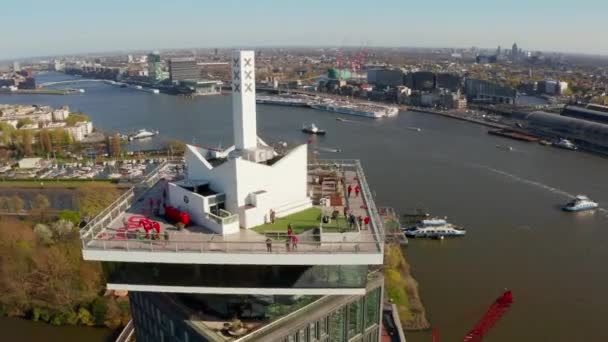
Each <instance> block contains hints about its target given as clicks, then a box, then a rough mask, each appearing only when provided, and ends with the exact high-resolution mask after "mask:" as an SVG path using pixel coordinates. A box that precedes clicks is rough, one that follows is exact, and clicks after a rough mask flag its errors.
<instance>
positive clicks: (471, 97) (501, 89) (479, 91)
mask: <svg viewBox="0 0 608 342" xmlns="http://www.w3.org/2000/svg"><path fill="white" fill-rule="evenodd" d="M464 88H465V94H466V96H467V100H468V101H475V102H486V103H514V102H515V99H516V97H517V91H516V90H515V89H513V88H510V87H506V86H501V85H499V84H496V83H493V82H490V81H485V80H478V79H472V78H467V79H466V80H465V87H464Z"/></svg>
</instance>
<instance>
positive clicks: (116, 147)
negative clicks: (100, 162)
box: [108, 133, 120, 157]
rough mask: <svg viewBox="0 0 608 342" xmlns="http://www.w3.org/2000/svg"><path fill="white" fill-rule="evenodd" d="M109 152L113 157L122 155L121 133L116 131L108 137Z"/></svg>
mask: <svg viewBox="0 0 608 342" xmlns="http://www.w3.org/2000/svg"><path fill="white" fill-rule="evenodd" d="M108 140H109V141H108V145H109V151H108V152H109V153H110V155H111V156H112V157H118V156H120V135H118V133H114V134H113V135H111V136H110V137H108Z"/></svg>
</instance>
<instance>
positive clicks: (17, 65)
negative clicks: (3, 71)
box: [13, 61, 21, 72]
mask: <svg viewBox="0 0 608 342" xmlns="http://www.w3.org/2000/svg"><path fill="white" fill-rule="evenodd" d="M17 71H21V66H20V65H19V62H18V61H14V62H13V72H17Z"/></svg>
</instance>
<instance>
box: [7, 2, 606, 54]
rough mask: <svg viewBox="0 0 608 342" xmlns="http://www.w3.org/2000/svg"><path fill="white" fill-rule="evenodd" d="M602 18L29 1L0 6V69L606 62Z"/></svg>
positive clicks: (386, 6) (357, 7) (516, 8)
mask: <svg viewBox="0 0 608 342" xmlns="http://www.w3.org/2000/svg"><path fill="white" fill-rule="evenodd" d="M558 5H559V6H558ZM606 9H608V4H606V3H602V2H599V1H594V0H582V1H579V2H577V3H575V4H573V3H571V2H566V1H562V0H558V1H552V2H549V1H544V0H543V1H537V2H536V3H534V4H528V3H526V2H525V1H522V0H515V1H510V2H509V3H504V4H500V6H499V5H496V4H488V3H486V2H483V1H479V0H469V1H464V2H459V3H457V4H456V3H451V2H449V1H445V0H442V1H439V2H434V3H432V4H431V3H416V4H407V3H402V2H398V1H394V0H387V1H382V3H381V4H378V3H375V4H370V3H366V2H363V1H358V0H357V1H349V2H346V1H335V2H333V3H331V4H328V3H324V2H322V1H319V0H312V1H308V2H307V3H306V6H302V5H301V4H298V3H295V2H285V3H278V4H275V3H273V2H272V1H268V0H263V1H258V2H256V3H255V4H251V3H246V4H240V3H238V2H237V1H226V2H221V3H219V2H217V3H216V2H210V1H198V2H195V1H179V2H172V3H164V2H161V1H145V2H143V1H132V2H128V3H125V2H118V1H116V0H110V1H106V2H104V4H103V6H99V5H93V4H81V3H77V2H75V1H72V0H62V1H58V2H55V3H52V4H50V3H46V2H42V1H37V0H30V1H22V2H18V3H17V2H12V3H9V4H6V5H4V7H3V11H2V13H3V14H0V18H1V19H2V20H3V23H5V27H14V28H16V29H15V30H12V31H11V34H10V35H5V37H3V38H4V39H3V43H4V44H3V48H2V50H0V59H2V60H6V59H19V58H28V57H35V56H51V55H64V54H79V53H99V52H106V51H121V50H124V51H126V50H129V51H132V50H155V49H161V50H162V49H178V48H207V47H209V48H211V47H219V48H224V47H239V46H259V47H264V46H294V47H297V46H370V47H375V46H386V47H453V48H464V47H471V46H479V47H483V48H492V47H496V46H503V47H507V46H511V44H513V42H517V44H518V46H520V47H522V48H524V49H531V50H540V51H555V52H565V53H584V54H604V55H607V54H608V47H605V46H601V45H599V44H596V43H595V42H599V41H601V38H602V36H601V34H602V27H601V26H602V24H601V23H602V17H601V14H602V13H603V12H604V11H603V10H606ZM497 23H498V24H497ZM454 29H456V31H455V30H454ZM454 32H457V34H454ZM581 37H582V38H584V39H581Z"/></svg>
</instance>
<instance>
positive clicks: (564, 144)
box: [553, 138, 578, 151]
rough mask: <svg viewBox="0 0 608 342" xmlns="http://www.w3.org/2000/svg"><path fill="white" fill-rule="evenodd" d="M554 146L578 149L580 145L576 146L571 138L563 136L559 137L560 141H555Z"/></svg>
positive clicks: (572, 149)
mask: <svg viewBox="0 0 608 342" xmlns="http://www.w3.org/2000/svg"><path fill="white" fill-rule="evenodd" d="M553 146H555V147H559V148H563V149H565V150H571V151H576V150H578V147H576V145H574V144H573V143H572V142H571V141H570V140H568V139H563V138H562V139H559V141H558V142H556V143H554V144H553Z"/></svg>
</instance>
